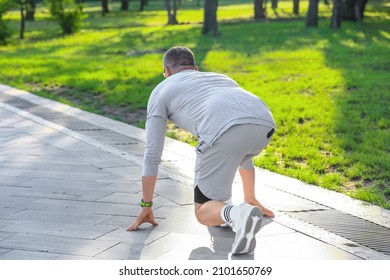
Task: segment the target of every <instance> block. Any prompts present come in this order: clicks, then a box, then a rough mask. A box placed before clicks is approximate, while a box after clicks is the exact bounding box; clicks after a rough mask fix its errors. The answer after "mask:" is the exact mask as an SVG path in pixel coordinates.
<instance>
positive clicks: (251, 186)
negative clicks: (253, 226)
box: [239, 168, 275, 218]
mask: <svg viewBox="0 0 390 280" xmlns="http://www.w3.org/2000/svg"><path fill="white" fill-rule="evenodd" d="M239 172H240V176H241V180H242V186H243V189H244V201H245V202H246V203H249V204H251V205H253V206H258V207H260V208H261V210H262V211H263V214H264V216H266V217H269V218H273V217H275V214H274V212H272V211H271V210H270V209H268V208H266V207H264V206H263V205H261V203H260V202H259V201H258V200H257V198H256V194H255V169H254V168H251V169H240V170H239Z"/></svg>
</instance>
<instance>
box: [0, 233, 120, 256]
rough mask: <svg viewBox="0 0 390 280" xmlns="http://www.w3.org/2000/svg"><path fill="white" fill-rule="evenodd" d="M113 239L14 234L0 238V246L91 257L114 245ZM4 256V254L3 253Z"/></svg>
mask: <svg viewBox="0 0 390 280" xmlns="http://www.w3.org/2000/svg"><path fill="white" fill-rule="evenodd" d="M116 244H117V242H115V241H96V240H87V239H78V238H69V237H58V236H49V235H40V234H24V233H20V234H16V235H14V236H12V237H10V238H7V239H4V240H0V248H5V249H15V250H28V251H36V252H45V253H55V254H69V255H77V256H87V257H93V256H95V255H97V254H99V253H101V252H103V251H105V250H107V249H109V248H111V247H113V246H114V245H116ZM3 256H4V255H3Z"/></svg>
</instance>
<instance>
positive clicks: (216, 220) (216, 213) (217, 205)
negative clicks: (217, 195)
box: [195, 200, 225, 227]
mask: <svg viewBox="0 0 390 280" xmlns="http://www.w3.org/2000/svg"><path fill="white" fill-rule="evenodd" d="M224 206H225V204H224V203H223V202H222V201H217V200H210V201H207V202H205V203H203V204H199V203H195V216H196V218H197V219H198V221H199V223H201V224H202V225H205V226H211V227H213V226H219V225H221V224H223V223H224V221H223V220H222V217H221V210H222V208H223V207H224Z"/></svg>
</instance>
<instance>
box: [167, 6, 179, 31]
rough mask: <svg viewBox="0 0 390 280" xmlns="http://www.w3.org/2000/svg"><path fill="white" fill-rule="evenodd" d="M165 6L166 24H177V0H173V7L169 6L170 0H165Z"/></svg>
mask: <svg viewBox="0 0 390 280" xmlns="http://www.w3.org/2000/svg"><path fill="white" fill-rule="evenodd" d="M165 6H166V8H167V13H168V25H174V24H178V23H179V22H178V21H177V19H176V11H177V0H173V9H172V8H171V0H165Z"/></svg>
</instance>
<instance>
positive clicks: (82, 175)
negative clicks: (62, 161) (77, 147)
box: [0, 168, 109, 181]
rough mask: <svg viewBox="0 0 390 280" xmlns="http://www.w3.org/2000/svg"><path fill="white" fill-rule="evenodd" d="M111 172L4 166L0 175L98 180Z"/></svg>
mask: <svg viewBox="0 0 390 280" xmlns="http://www.w3.org/2000/svg"><path fill="white" fill-rule="evenodd" d="M108 175H109V174H107V173H105V172H103V171H100V172H95V173H92V172H69V171H66V172H65V171H63V172H61V171H53V170H28V169H24V170H21V169H17V168H2V169H1V170H0V176H11V177H12V176H14V177H22V178H33V179H38V178H39V179H61V180H64V179H66V180H71V181H86V180H92V181H93V180H98V179H102V178H105V177H107V176H108Z"/></svg>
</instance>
